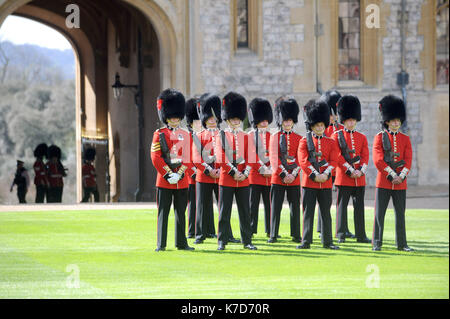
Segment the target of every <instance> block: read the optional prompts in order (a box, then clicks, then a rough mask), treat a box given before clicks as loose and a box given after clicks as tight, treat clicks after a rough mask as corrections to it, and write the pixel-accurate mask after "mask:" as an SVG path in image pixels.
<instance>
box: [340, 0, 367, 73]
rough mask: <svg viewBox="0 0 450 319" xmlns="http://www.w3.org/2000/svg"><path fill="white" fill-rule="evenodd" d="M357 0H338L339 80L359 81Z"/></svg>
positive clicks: (358, 12) (358, 11) (359, 59)
mask: <svg viewBox="0 0 450 319" xmlns="http://www.w3.org/2000/svg"><path fill="white" fill-rule="evenodd" d="M360 34H361V32H360V3H359V0H339V62H338V65H339V80H340V81H345V80H361V74H360V73H361V51H360Z"/></svg>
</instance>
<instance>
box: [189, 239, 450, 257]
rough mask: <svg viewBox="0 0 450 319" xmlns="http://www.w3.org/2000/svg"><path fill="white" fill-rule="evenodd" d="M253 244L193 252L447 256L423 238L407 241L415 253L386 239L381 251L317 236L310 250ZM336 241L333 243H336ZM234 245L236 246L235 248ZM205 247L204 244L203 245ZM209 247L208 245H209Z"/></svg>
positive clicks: (441, 246)
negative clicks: (326, 242) (327, 244)
mask: <svg viewBox="0 0 450 319" xmlns="http://www.w3.org/2000/svg"><path fill="white" fill-rule="evenodd" d="M252 241H253V244H254V245H255V246H256V247H258V250H247V249H244V248H243V246H242V244H231V243H230V244H228V245H227V246H226V249H225V250H222V251H219V250H217V246H215V247H214V246H213V247H211V249H197V250H195V251H194V252H192V253H194V254H195V253H202V254H213V255H215V254H217V255H218V254H222V255H224V254H225V255H226V254H232V255H247V256H249V255H255V256H256V255H258V256H263V257H271V256H288V257H293V256H296V257H307V258H323V257H333V256H350V257H357V256H359V257H361V256H366V257H375V258H392V257H397V256H398V257H401V256H408V257H409V256H411V257H413V256H415V257H439V258H448V255H449V253H448V248H449V245H448V243H447V242H425V241H417V240H416V241H409V246H410V247H412V248H414V249H415V251H414V252H404V251H399V250H397V246H396V244H395V240H385V241H384V242H383V247H382V249H381V251H372V245H371V244H365V243H357V242H356V241H352V240H351V239H349V240H347V241H346V242H345V243H342V244H338V246H339V247H340V249H339V250H329V249H325V248H323V247H322V244H321V242H320V239H316V240H314V242H313V244H312V245H311V248H310V249H306V250H301V249H296V246H297V245H299V244H298V243H295V242H292V241H291V240H290V239H288V238H285V239H279V240H278V241H277V242H276V243H267V239H265V238H253V240H252ZM335 244H336V242H335ZM236 247H239V248H238V249H236ZM205 248H206V247H205ZM208 248H209V247H208Z"/></svg>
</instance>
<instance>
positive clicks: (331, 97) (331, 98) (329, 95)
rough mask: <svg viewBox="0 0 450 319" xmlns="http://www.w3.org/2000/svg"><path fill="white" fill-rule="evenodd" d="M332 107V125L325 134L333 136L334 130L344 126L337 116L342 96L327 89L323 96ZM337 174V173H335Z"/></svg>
mask: <svg viewBox="0 0 450 319" xmlns="http://www.w3.org/2000/svg"><path fill="white" fill-rule="evenodd" d="M320 98H321V99H322V100H324V101H325V102H326V103H327V104H328V107H329V108H330V126H328V127H327V128H326V129H325V133H324V134H325V136H328V137H331V135H333V133H334V132H337V131H339V130H342V129H343V128H344V126H343V125H342V124H340V123H339V121H338V118H337V103H338V101H339V99H340V98H341V93H339V92H338V91H336V90H330V91H326V92H325V93H324V94H323V95H322V96H321V97H320ZM333 176H335V175H333Z"/></svg>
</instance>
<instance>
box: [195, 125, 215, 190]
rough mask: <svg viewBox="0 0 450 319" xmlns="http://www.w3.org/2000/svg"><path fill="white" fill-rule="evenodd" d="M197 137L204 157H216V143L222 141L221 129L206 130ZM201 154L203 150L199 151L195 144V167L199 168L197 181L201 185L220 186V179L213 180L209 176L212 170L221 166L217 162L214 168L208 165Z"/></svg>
mask: <svg viewBox="0 0 450 319" xmlns="http://www.w3.org/2000/svg"><path fill="white" fill-rule="evenodd" d="M197 137H198V139H199V141H200V144H201V145H202V148H203V154H204V156H214V155H215V151H216V149H215V147H216V143H217V141H218V140H219V139H220V131H219V129H215V130H209V129H205V130H203V131H201V132H200V133H197ZM200 152H201V150H198V147H197V146H196V145H195V144H193V159H194V165H195V166H196V167H197V176H196V179H195V180H196V181H197V182H200V183H210V184H218V183H219V178H212V177H211V176H209V175H208V174H209V171H210V170H211V169H218V168H220V165H219V164H218V163H217V160H216V161H215V162H214V164H212V167H211V166H209V165H207V164H206V163H205V161H204V159H203V158H202V156H201V154H200ZM208 166H209V167H208Z"/></svg>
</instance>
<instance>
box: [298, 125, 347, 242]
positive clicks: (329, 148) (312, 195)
mask: <svg viewBox="0 0 450 319" xmlns="http://www.w3.org/2000/svg"><path fill="white" fill-rule="evenodd" d="M311 138H312V140H313V143H314V148H315V152H317V153H321V154H322V155H321V156H316V159H317V162H320V161H322V160H325V161H326V164H325V165H323V166H321V167H320V168H319V169H318V170H316V169H315V168H314V167H313V165H312V163H311V162H310V161H309V160H308V157H309V152H308V143H307V137H304V138H303V139H302V140H301V141H300V146H299V148H298V159H299V162H300V166H301V168H302V171H303V174H302V181H301V185H302V190H303V198H302V207H303V236H302V237H303V241H302V244H307V245H310V244H311V243H312V240H313V238H312V237H313V236H312V234H313V225H314V210H315V207H316V202H318V204H319V207H320V214H321V220H322V229H321V233H322V236H321V238H322V244H323V245H324V246H330V245H332V241H333V239H332V234H331V215H330V208H331V202H332V194H331V188H332V186H333V184H332V180H331V175H332V171H333V170H334V168H335V167H336V166H337V164H338V161H339V149H338V145H337V144H336V142H335V141H334V140H333V139H331V138H329V137H326V136H323V135H322V136H317V135H315V134H314V133H311ZM322 173H324V174H326V175H328V176H329V178H328V180H327V181H326V182H324V183H318V182H316V181H315V180H314V179H315V177H316V176H317V175H319V174H322Z"/></svg>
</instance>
